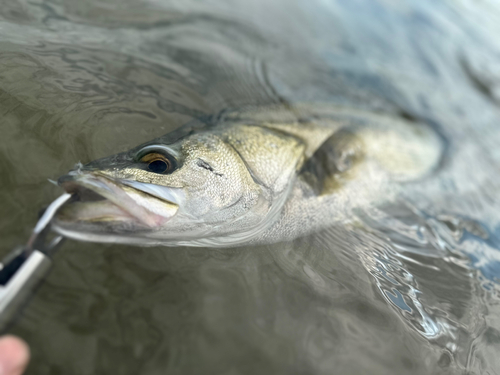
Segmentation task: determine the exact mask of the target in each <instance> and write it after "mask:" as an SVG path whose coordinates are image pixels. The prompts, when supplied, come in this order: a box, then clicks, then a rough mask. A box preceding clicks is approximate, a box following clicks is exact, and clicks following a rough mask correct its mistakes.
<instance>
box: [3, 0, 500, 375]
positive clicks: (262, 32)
mask: <svg viewBox="0 0 500 375" xmlns="http://www.w3.org/2000/svg"><path fill="white" fill-rule="evenodd" d="M499 28H500V7H499V6H498V5H497V4H496V3H495V2H493V1H481V2H477V1H472V0H470V1H469V0H463V1H451V0H450V1H442V2H439V3H437V4H436V3H435V2H433V1H421V0H414V1H393V0H377V1H374V0H355V1H340V0H339V1H322V0H314V1H310V0H308V1H305V0H286V1H285V0H273V1H260V0H258V1H255V0H254V1H251V2H250V1H241V0H228V1H224V2H223V1H204V2H200V1H194V0H193V1H186V0H183V1H175V0H168V1H167V0H144V1H141V2H138V1H135V0H134V1H132V0H127V1H120V2H118V1H114V0H107V1H94V0H92V1H85V2H82V1H76V0H66V1H62V0H34V1H25V0H4V1H3V3H2V6H1V7H0V119H1V137H0V179H1V184H0V235H1V241H0V254H2V255H3V254H5V253H7V252H8V251H10V250H11V249H12V248H13V247H14V246H16V245H18V244H20V243H23V242H25V240H26V239H27V237H28V235H29V232H30V230H31V228H32V227H33V225H34V224H35V222H36V218H37V212H38V210H39V209H40V208H41V207H43V206H44V205H46V204H48V203H49V202H50V201H51V200H52V199H54V198H55V197H56V196H57V195H58V194H59V193H60V190H59V189H58V188H57V187H56V186H54V185H52V184H50V183H49V182H48V181H47V180H48V179H55V178H57V177H58V176H59V175H61V174H64V173H65V172H66V171H67V170H68V169H70V168H71V167H72V166H73V165H74V164H75V163H76V162H78V161H81V162H88V161H90V160H92V159H95V158H98V157H102V156H106V155H109V154H112V153H116V152H119V151H124V150H126V149H128V148H130V147H132V146H135V145H137V144H139V143H141V142H144V141H147V140H150V139H152V138H154V137H157V136H160V135H163V134H165V133H167V132H169V131H171V130H173V129H176V128H177V127H179V126H181V125H182V124H184V123H186V122H187V121H189V120H191V119H194V118H209V117H210V116H217V115H218V114H220V113H221V111H224V110H226V109H234V108H238V107H241V106H248V105H269V104H278V103H279V104H282V105H287V104H293V103H323V104H326V105H331V106H344V107H345V106H347V107H354V108H360V109H364V110H371V111H377V112H385V113H390V114H392V115H394V116H403V117H405V118H407V119H418V120H419V121H425V122H428V123H430V124H431V125H432V126H434V127H435V129H436V130H437V131H439V132H440V134H442V136H443V138H444V139H446V142H447V151H446V155H445V158H444V160H443V163H442V166H441V168H440V169H439V170H438V171H437V172H436V174H435V175H434V176H431V177H429V178H427V179H424V180H423V181H419V182H418V183H415V184H413V185H409V186H408V189H407V194H403V196H401V197H400V198H399V199H398V200H396V201H394V202H390V203H389V204H387V205H385V206H383V207H378V208H372V209H367V210H363V211H360V212H358V213H357V221H356V225H345V226H337V227H335V228H329V229H327V230H324V231H321V232H320V233H317V234H314V235H311V236H309V237H306V238H302V239H298V240H296V241H293V242H288V243H280V244H275V245H268V246H260V247H246V248H245V247H244V248H237V249H223V250H220V249H202V248H138V247H127V246H112V245H102V244H88V243H77V242H73V241H68V242H66V243H65V245H64V247H63V248H62V249H61V251H60V252H59V253H58V254H57V256H56V259H55V266H54V269H53V272H52V273H51V275H50V276H49V278H48V279H47V281H46V283H45V284H44V285H43V286H42V287H41V288H40V290H39V292H38V294H37V296H36V297H35V299H34V300H33V301H32V303H31V304H30V305H29V307H28V308H27V309H26V310H25V311H24V313H23V314H22V316H21V317H20V319H19V320H18V322H17V325H16V326H15V327H14V328H13V330H12V332H13V333H15V334H18V335H20V336H21V337H23V338H25V339H26V340H27V341H28V343H29V344H30V346H31V349H32V353H33V361H32V363H31V364H30V367H29V369H28V371H27V373H28V374H92V375H97V374H200V373H204V374H228V375H229V374H332V373H338V374H432V373H436V374H443V373H450V374H456V373H471V374H480V373H481V374H498V373H500V372H499V370H498V369H499V368H500V360H499V359H498V353H499V350H500V305H499V292H500V285H499V283H500V250H499V244H500V241H499V236H500V229H499V228H500V214H499V212H500V210H499V209H500V204H499V202H498V197H499V194H498V191H499V190H498V188H499V186H498V185H499V183H500V180H499V177H498V176H499V172H500V171H499V165H500V148H499V147H498V144H499V141H500V130H499V126H498V124H499V120H500V111H499V103H500V70H499V68H498V66H500V65H499V62H500V42H499V41H498V38H496V37H495V36H496V35H499V34H498V33H499V31H500V30H499Z"/></svg>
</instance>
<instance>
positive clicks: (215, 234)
mask: <svg viewBox="0 0 500 375" xmlns="http://www.w3.org/2000/svg"><path fill="white" fill-rule="evenodd" d="M444 153H445V141H444V140H443V138H442V137H441V136H440V134H439V132H438V131H437V130H436V129H435V128H433V127H432V125H431V124H427V123H426V122H425V121H415V120H410V119H406V118H403V117H401V116H398V115H397V114H394V113H376V112H374V111H369V110H364V109H360V108H348V107H339V106H337V107H335V106H328V105H327V104H321V105H319V104H293V105H289V106H287V107H255V108H239V109H236V110H233V111H226V112H225V113H224V115H220V116H219V115H218V116H213V118H211V119H208V120H204V121H201V120H199V119H195V120H193V121H190V122H188V123H187V124H185V125H184V126H182V127H180V128H179V129H177V130H175V131H174V132H171V133H169V134H167V135H165V136H162V137H159V138H156V139H153V140H151V141H149V142H146V143H144V144H141V145H139V146H137V147H134V148H133V149H131V150H129V151H126V152H122V153H118V154H115V155H112V156H109V157H105V158H102V159H98V160H95V161H92V162H90V163H88V164H85V165H82V164H77V165H76V167H75V168H74V169H73V170H71V171H70V172H69V173H68V174H66V175H64V176H62V177H61V178H59V180H58V184H59V185H60V186H61V187H62V188H63V189H64V190H65V191H66V192H67V193H70V194H72V196H73V197H72V199H71V201H70V202H68V203H66V204H65V205H64V206H63V207H62V208H61V210H60V211H59V212H58V214H57V215H56V217H55V218H54V220H53V223H52V226H53V228H54V230H55V231H56V232H58V233H59V234H61V235H63V236H66V237H69V238H72V239H76V240H81V241H92V242H103V243H122V244H129V245H138V246H157V245H163V246H203V247H235V246H242V245H248V244H268V243H275V242H281V241H290V240H293V239H295V238H297V237H299V236H303V235H307V234H309V233H313V232H315V231H318V230H321V229H322V228H325V227H326V226H331V225H335V224H342V223H347V222H352V221H353V220H354V217H355V216H354V214H353V213H354V212H355V211H356V209H359V208H361V207H368V206H371V205H377V204H382V203H383V202H384V201H387V200H388V199H394V197H396V196H397V194H398V192H399V191H400V190H401V189H402V188H405V186H407V185H408V183H411V182H412V181H419V180H421V179H425V178H427V177H428V176H430V175H432V174H433V173H434V172H435V171H436V170H437V169H438V168H439V164H440V160H442V157H443V155H444Z"/></svg>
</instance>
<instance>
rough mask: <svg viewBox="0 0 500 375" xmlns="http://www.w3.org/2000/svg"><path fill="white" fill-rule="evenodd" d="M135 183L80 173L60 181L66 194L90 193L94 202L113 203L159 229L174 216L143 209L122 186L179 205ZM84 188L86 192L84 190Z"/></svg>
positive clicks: (73, 173) (64, 177) (74, 173)
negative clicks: (102, 200) (103, 200)
mask: <svg viewBox="0 0 500 375" xmlns="http://www.w3.org/2000/svg"><path fill="white" fill-rule="evenodd" d="M134 183H135V182H134V181H131V183H130V182H129V183H127V181H126V180H123V181H120V180H114V179H111V178H109V177H108V176H105V175H103V174H100V173H95V172H90V173H89V172H87V173H82V172H79V171H75V172H72V173H69V174H67V175H65V176H62V177H61V178H59V180H58V184H59V185H60V186H61V187H62V188H63V189H64V190H66V192H68V193H70V194H81V193H82V192H85V191H86V190H87V191H90V192H91V194H92V193H93V194H95V195H96V196H95V197H94V200H101V198H102V199H105V200H109V201H111V202H112V203H113V204H115V205H116V206H117V207H119V208H120V209H122V210H124V211H125V212H127V213H128V214H129V215H130V216H131V217H134V218H136V219H137V220H139V221H140V222H141V223H143V224H145V225H146V226H147V227H151V228H154V227H158V226H160V225H161V224H163V223H165V222H166V221H168V220H169V219H170V218H171V217H172V216H173V215H172V216H162V215H159V214H157V213H154V212H152V211H150V210H148V209H147V208H146V207H143V206H141V205H140V204H138V203H137V202H136V201H134V199H132V198H131V197H130V196H129V195H128V194H127V193H126V192H125V191H124V189H123V188H122V187H121V186H120V185H122V186H127V187H128V188H129V189H134V190H137V191H138V192H140V193H142V194H147V195H150V196H151V197H152V198H154V199H158V200H161V201H164V202H166V203H169V204H173V205H177V206H178V203H176V202H173V201H172V200H174V199H172V200H169V199H166V196H168V194H163V196H158V195H160V194H151V192H150V191H148V189H140V188H138V187H140V183H135V184H134ZM82 188H83V189H84V190H82ZM150 190H151V189H150ZM152 190H154V189H152ZM153 192H154V191H153ZM172 197H173V196H172ZM173 198H174V197H173ZM87 201H91V200H87Z"/></svg>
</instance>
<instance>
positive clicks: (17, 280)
mask: <svg viewBox="0 0 500 375" xmlns="http://www.w3.org/2000/svg"><path fill="white" fill-rule="evenodd" d="M70 198H71V194H63V195H62V196H60V197H59V198H57V199H56V200H55V201H54V202H52V204H51V205H50V206H49V207H47V209H46V210H45V212H44V213H43V215H42V217H41V218H40V220H39V221H38V223H37V224H36V226H35V228H34V229H33V232H32V234H31V236H30V238H29V240H28V243H27V244H26V246H20V247H18V248H16V249H14V250H13V251H12V252H11V253H9V254H8V255H7V256H6V257H5V258H4V259H3V260H2V262H1V263H0V333H1V332H3V331H5V330H6V329H7V328H8V326H9V324H11V323H12V321H13V320H14V319H15V318H16V316H17V315H18V312H19V311H20V309H21V308H22V307H23V306H24V305H25V304H26V303H27V301H28V299H29V298H30V297H31V296H32V295H33V293H34V290H35V288H36V287H37V286H38V285H39V284H40V282H41V281H42V280H43V279H44V278H45V276H46V275H47V274H48V272H49V270H50V268H51V265H52V259H51V257H52V255H53V253H54V251H55V250H56V248H57V247H58V245H60V244H61V242H62V241H63V237H62V236H56V237H55V238H53V239H52V240H51V241H48V239H47V234H48V232H49V231H50V226H49V224H50V221H51V219H52V218H53V217H54V215H55V213H56V212H57V210H58V209H59V207H61V206H62V205H63V204H64V203H65V202H66V201H67V200H68V199H70Z"/></svg>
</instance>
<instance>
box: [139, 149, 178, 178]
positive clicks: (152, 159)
mask: <svg viewBox="0 0 500 375" xmlns="http://www.w3.org/2000/svg"><path fill="white" fill-rule="evenodd" d="M140 162H141V163H146V164H147V165H148V170H149V171H151V172H153V173H163V174H168V173H172V172H173V171H174V170H175V162H174V160H173V158H172V157H169V156H167V155H163V154H160V153H158V152H150V153H148V154H146V155H144V156H142V157H141V159H140Z"/></svg>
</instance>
